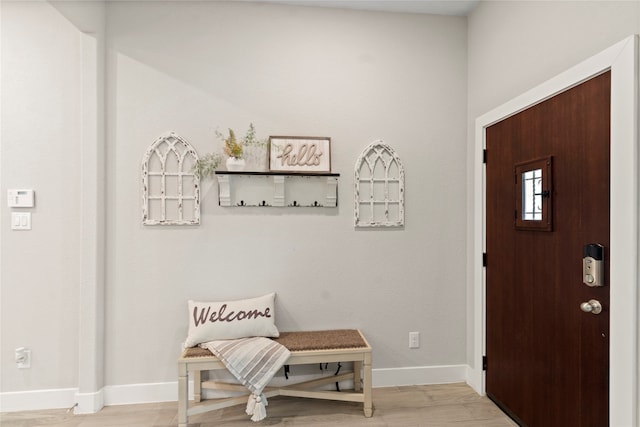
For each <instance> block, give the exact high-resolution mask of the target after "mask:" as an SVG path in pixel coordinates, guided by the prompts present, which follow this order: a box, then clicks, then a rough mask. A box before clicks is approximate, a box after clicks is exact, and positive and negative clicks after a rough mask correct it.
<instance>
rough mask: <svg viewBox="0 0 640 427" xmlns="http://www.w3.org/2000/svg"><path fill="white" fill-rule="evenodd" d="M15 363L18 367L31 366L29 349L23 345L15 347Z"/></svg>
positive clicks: (25, 367) (26, 367) (27, 367)
mask: <svg viewBox="0 0 640 427" xmlns="http://www.w3.org/2000/svg"><path fill="white" fill-rule="evenodd" d="M15 360H16V365H17V366H18V369H29V368H31V350H29V349H28V348H24V347H18V348H16V357H15Z"/></svg>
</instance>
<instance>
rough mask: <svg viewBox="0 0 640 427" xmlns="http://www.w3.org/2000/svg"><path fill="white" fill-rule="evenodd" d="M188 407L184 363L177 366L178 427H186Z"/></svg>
mask: <svg viewBox="0 0 640 427" xmlns="http://www.w3.org/2000/svg"><path fill="white" fill-rule="evenodd" d="M188 406H189V372H188V371H187V365H186V364H185V363H179V364H178V427H187V422H188V417H187V407H188Z"/></svg>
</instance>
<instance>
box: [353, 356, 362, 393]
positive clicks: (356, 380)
mask: <svg viewBox="0 0 640 427" xmlns="http://www.w3.org/2000/svg"><path fill="white" fill-rule="evenodd" d="M361 380H362V362H361V361H359V360H356V361H355V362H353V390H354V391H360V387H361V386H360V381H361Z"/></svg>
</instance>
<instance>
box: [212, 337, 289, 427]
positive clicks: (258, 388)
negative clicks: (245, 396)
mask: <svg viewBox="0 0 640 427" xmlns="http://www.w3.org/2000/svg"><path fill="white" fill-rule="evenodd" d="M200 346H201V347H204V348H206V349H208V350H209V351H210V352H211V353H213V354H215V355H216V357H217V358H218V359H220V360H221V361H222V363H224V365H225V366H226V368H227V369H228V370H229V372H231V374H233V376H234V377H236V378H237V379H238V381H240V383H241V384H242V385H244V386H245V387H247V388H248V389H249V391H250V392H251V395H250V396H249V401H248V402H247V415H252V417H251V420H252V421H260V420H262V419H264V418H265V417H266V416H267V409H266V406H267V398H266V397H265V396H264V394H262V391H263V390H264V388H265V387H266V386H267V384H268V383H269V381H271V378H273V376H274V375H275V374H276V372H278V369H280V367H282V365H284V363H285V362H286V361H287V359H288V358H289V354H290V352H289V349H287V348H286V347H285V346H283V345H282V344H280V343H277V342H275V341H273V340H272V339H269V338H264V337H252V338H239V339H235V340H217V341H209V342H205V343H202V344H200Z"/></svg>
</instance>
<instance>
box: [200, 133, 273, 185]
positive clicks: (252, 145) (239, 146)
mask: <svg viewBox="0 0 640 427" xmlns="http://www.w3.org/2000/svg"><path fill="white" fill-rule="evenodd" d="M215 134H216V138H218V139H219V140H220V141H222V142H223V146H222V151H223V153H224V154H225V155H226V156H227V160H226V166H227V170H229V171H241V170H244V168H245V166H246V162H245V156H246V155H247V154H248V156H249V157H251V159H249V160H250V163H251V161H252V160H253V161H254V162H257V163H258V165H254V166H255V167H258V168H262V169H263V170H264V167H265V166H264V165H260V163H265V162H264V159H265V158H266V157H265V156H266V146H267V144H268V140H267V139H264V140H261V139H258V138H257V137H256V129H255V127H254V126H253V123H250V124H249V129H248V130H247V133H246V135H245V136H244V137H243V138H242V139H241V140H240V141H238V139H237V137H236V135H235V132H234V131H233V129H229V136H228V137H227V136H225V135H224V134H223V133H221V132H220V131H218V130H216V131H215ZM256 149H257V150H258V151H259V152H260V153H261V154H262V157H263V159H257V160H256V159H254V157H256V154H255V152H256ZM245 151H248V153H246V152H245ZM261 160H262V161H261ZM221 162H222V155H221V154H219V153H209V154H206V155H204V156H203V157H202V158H201V159H200V160H198V161H197V162H196V164H195V165H194V167H193V172H194V174H196V175H197V176H198V177H199V178H200V179H203V178H208V177H212V176H213V175H214V174H215V171H216V170H217V169H218V167H219V166H220V163H221Z"/></svg>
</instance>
